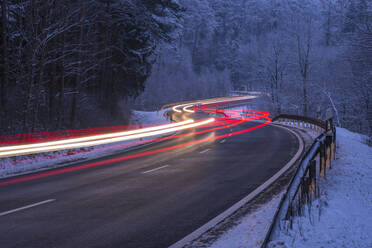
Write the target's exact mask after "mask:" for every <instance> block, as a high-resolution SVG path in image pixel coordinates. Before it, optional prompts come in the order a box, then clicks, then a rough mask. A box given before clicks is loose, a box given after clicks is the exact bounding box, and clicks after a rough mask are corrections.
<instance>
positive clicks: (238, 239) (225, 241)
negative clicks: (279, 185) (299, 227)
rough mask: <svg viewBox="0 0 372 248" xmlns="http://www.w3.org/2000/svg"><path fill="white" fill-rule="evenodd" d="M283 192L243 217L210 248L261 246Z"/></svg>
mask: <svg viewBox="0 0 372 248" xmlns="http://www.w3.org/2000/svg"><path fill="white" fill-rule="evenodd" d="M283 193H284V192H282V193H280V194H278V195H276V196H274V197H273V198H272V199H271V200H270V201H269V202H267V203H266V204H264V205H261V206H260V207H259V208H258V209H257V210H255V211H254V212H252V213H250V214H248V215H246V216H244V217H243V218H241V219H240V221H239V223H238V224H237V225H236V226H234V227H233V228H231V229H229V230H227V231H226V232H225V233H224V234H223V235H222V236H221V237H219V238H218V239H217V240H216V241H215V242H214V243H213V244H212V245H211V246H210V248H222V247H234V248H243V247H249V248H251V247H252V248H255V247H257V248H259V247H261V245H262V242H263V240H264V239H265V235H266V233H267V231H268V230H269V228H270V223H271V221H272V219H273V216H274V214H275V211H276V209H277V207H278V205H279V202H280V199H281V197H282V195H283Z"/></svg>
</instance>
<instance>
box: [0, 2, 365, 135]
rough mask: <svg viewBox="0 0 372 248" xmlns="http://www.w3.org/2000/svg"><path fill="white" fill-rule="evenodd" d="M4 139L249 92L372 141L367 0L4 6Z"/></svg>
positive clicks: (124, 119) (0, 46)
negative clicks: (166, 105)
mask: <svg viewBox="0 0 372 248" xmlns="http://www.w3.org/2000/svg"><path fill="white" fill-rule="evenodd" d="M0 8H1V11H0V12H1V19H0V54H1V57H0V117H1V121H0V132H1V134H13V133H20V132H39V131H50V130H63V129H73V128H87V127H95V126H103V125H118V124H126V123H128V121H129V118H130V113H131V110H132V109H140V110H156V109H158V108H160V107H161V106H162V105H164V104H167V103H170V102H178V101H182V100H191V99H199V98H207V97H215V96H223V95H228V94H231V91H232V90H255V91H262V92H265V93H268V94H269V97H268V101H269V102H270V112H271V113H272V114H273V115H275V114H279V113H291V114H298V115H304V116H310V117H316V118H320V119H326V118H329V117H333V118H334V120H335V123H336V125H338V126H341V127H345V128H349V129H351V130H353V131H357V132H360V133H364V134H367V135H369V136H370V137H371V136H372V2H371V1H369V0H76V1H71V0H48V1H45V0H2V1H1V6H0Z"/></svg>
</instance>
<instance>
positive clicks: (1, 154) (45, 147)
mask: <svg viewBox="0 0 372 248" xmlns="http://www.w3.org/2000/svg"><path fill="white" fill-rule="evenodd" d="M214 120H215V119H214V118H209V119H207V120H204V121H200V122H196V123H193V122H194V121H193V120H189V121H186V122H187V123H191V124H186V125H182V126H179V125H178V126H175V127H171V128H166V129H163V130H157V131H150V132H145V133H140V134H132V135H127V136H121V137H115V138H105V139H100V140H93V141H84V142H77V143H67V144H64V143H62V144H57V145H55V144H54V145H50V143H56V142H57V141H55V142H46V143H49V145H46V144H43V146H36V147H32V148H23V149H16V150H10V151H9V150H6V151H3V152H0V158H2V157H11V156H19V155H26V154H34V153H42V152H51V151H58V150H67V149H75V148H81V147H90V146H97V145H103V144H108V143H115V142H120V141H126V140H132V139H139V138H145V137H149V136H156V135H160V134H166V133H170V132H176V131H180V130H184V129H189V128H195V127H199V126H203V125H205V124H208V123H211V122H213V121H214ZM177 124H179V123H177ZM134 131H137V130H134ZM138 131H140V130H138ZM111 135H112V134H111ZM85 138H89V137H85ZM77 139H82V138H77ZM62 141H63V140H62ZM62 141H61V142H62ZM30 145H37V144H30ZM23 146H27V145H23ZM4 148H5V147H4Z"/></svg>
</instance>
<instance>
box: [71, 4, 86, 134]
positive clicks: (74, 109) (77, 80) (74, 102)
mask: <svg viewBox="0 0 372 248" xmlns="http://www.w3.org/2000/svg"><path fill="white" fill-rule="evenodd" d="M84 18H85V1H84V0H82V2H81V9H80V22H81V23H80V35H79V49H78V53H79V56H78V63H79V66H78V75H77V76H76V78H75V81H74V86H73V98H72V105H71V127H72V128H74V127H75V124H76V112H77V108H78V101H79V100H78V97H79V96H80V92H79V90H80V87H79V86H80V81H81V76H82V61H81V60H82V58H83V55H82V53H83V52H82V48H83V38H84V25H83V22H84Z"/></svg>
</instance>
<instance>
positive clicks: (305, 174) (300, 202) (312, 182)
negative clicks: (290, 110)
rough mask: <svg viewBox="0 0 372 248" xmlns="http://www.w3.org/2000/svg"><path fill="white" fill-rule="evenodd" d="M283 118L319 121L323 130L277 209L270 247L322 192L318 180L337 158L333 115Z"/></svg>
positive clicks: (308, 121)
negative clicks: (314, 117) (318, 118)
mask: <svg viewBox="0 0 372 248" xmlns="http://www.w3.org/2000/svg"><path fill="white" fill-rule="evenodd" d="M283 119H284V120H285V121H289V122H290V123H293V121H299V122H300V123H302V124H304V123H308V124H316V125H318V127H320V128H322V129H323V132H322V133H321V134H320V135H319V136H318V137H317V138H316V139H315V140H314V142H313V144H312V145H311V146H310V148H309V149H307V151H306V153H305V155H304V156H303V157H302V160H301V163H300V165H299V167H298V168H297V171H296V173H295V175H294V176H293V178H292V180H291V182H290V184H289V186H288V188H287V191H286V193H285V194H284V195H283V197H282V199H281V201H280V204H279V206H278V208H277V210H276V213H275V215H274V218H273V221H272V223H271V226H270V228H269V231H268V232H267V234H266V237H265V240H264V242H263V244H262V246H261V247H262V248H265V247H267V245H268V244H269V243H270V241H272V240H273V239H274V238H275V237H278V236H279V233H280V232H281V230H288V229H291V228H292V227H293V219H294V217H295V216H299V215H302V213H303V211H304V206H305V205H306V204H308V205H310V204H311V202H312V201H313V200H314V199H316V198H317V197H318V196H319V187H318V184H317V182H318V181H319V179H320V178H325V177H326V171H327V169H330V168H331V160H334V159H335V153H336V128H335V126H334V125H333V120H332V119H329V120H327V121H321V120H317V119H313V118H308V117H301V116H294V115H279V116H277V117H275V118H273V120H283Z"/></svg>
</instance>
